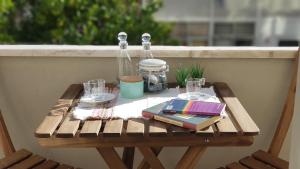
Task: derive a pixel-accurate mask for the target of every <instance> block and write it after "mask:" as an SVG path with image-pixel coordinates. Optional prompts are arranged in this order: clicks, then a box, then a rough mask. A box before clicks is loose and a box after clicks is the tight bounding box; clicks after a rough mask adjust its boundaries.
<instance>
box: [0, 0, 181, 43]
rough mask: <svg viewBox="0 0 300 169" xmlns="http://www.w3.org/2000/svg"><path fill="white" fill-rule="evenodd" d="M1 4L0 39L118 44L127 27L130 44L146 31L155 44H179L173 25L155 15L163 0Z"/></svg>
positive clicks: (8, 1)
mask: <svg viewBox="0 0 300 169" xmlns="http://www.w3.org/2000/svg"><path fill="white" fill-rule="evenodd" d="M1 2H3V3H1ZM2 4H6V5H2ZM0 5H2V6H0V43H12V42H13V41H14V42H16V43H30V44H37V43H38V44H41V43H42V44H45V43H48V44H92V45H115V44H117V38H116V36H117V34H118V33H119V32H121V31H124V32H127V34H128V39H127V40H128V42H129V44H130V45H134V44H135V45H137V44H139V45H140V43H141V35H142V33H144V32H148V33H150V34H151V36H152V39H151V41H152V43H153V44H162V45H164V44H176V41H174V40H173V39H171V38H170V33H171V30H172V25H171V24H168V23H162V22H157V21H155V20H154V18H153V14H154V13H155V12H157V11H158V10H159V9H160V8H161V7H162V5H163V2H162V0H151V1H147V3H142V1H136V0H126V1H120V0H94V1H89V0H0ZM2 8H3V10H2ZM1 37H3V38H1Z"/></svg>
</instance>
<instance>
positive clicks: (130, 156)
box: [122, 147, 135, 169]
mask: <svg viewBox="0 0 300 169" xmlns="http://www.w3.org/2000/svg"><path fill="white" fill-rule="evenodd" d="M134 152H135V147H124V149H123V156H122V161H123V162H124V164H125V165H126V167H127V168H128V169H132V167H133V162H134Z"/></svg>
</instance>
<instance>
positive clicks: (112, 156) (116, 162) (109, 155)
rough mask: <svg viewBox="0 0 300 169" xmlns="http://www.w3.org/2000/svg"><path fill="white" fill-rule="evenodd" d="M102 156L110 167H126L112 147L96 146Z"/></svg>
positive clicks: (119, 168)
mask: <svg viewBox="0 0 300 169" xmlns="http://www.w3.org/2000/svg"><path fill="white" fill-rule="evenodd" d="M97 150H98V152H99V153H100V154H101V156H102V158H103V159H104V161H105V162H106V164H107V165H108V166H109V168H110V169H126V166H125V164H124V163H123V161H122V160H121V158H120V157H119V155H118V153H117V152H116V151H115V149H114V148H112V147H101V148H97Z"/></svg>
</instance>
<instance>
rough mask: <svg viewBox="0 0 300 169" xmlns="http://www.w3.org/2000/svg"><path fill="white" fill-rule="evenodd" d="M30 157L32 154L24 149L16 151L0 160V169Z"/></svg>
mask: <svg viewBox="0 0 300 169" xmlns="http://www.w3.org/2000/svg"><path fill="white" fill-rule="evenodd" d="M31 155H32V153H31V152H29V151H27V150H25V149H21V150H18V151H17V152H15V153H13V154H10V155H8V156H6V157H4V158H3V159H0V168H1V169H2V168H8V167H10V166H12V165H14V164H16V163H18V162H20V161H23V160H24V159H26V158H28V157H30V156H31Z"/></svg>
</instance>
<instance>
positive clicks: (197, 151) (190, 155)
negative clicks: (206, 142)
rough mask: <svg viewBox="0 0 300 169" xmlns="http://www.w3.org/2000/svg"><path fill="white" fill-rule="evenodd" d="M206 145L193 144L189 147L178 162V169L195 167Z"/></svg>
mask: <svg viewBox="0 0 300 169" xmlns="http://www.w3.org/2000/svg"><path fill="white" fill-rule="evenodd" d="M205 150H206V147H203V146H191V147H189V148H188V149H187V150H186V152H185V153H184V155H183V156H182V158H181V160H180V161H179V162H178V163H177V166H176V169H193V168H194V167H195V166H196V165H197V163H198V161H199V159H200V157H201V156H202V154H203V153H204V152H205Z"/></svg>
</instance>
